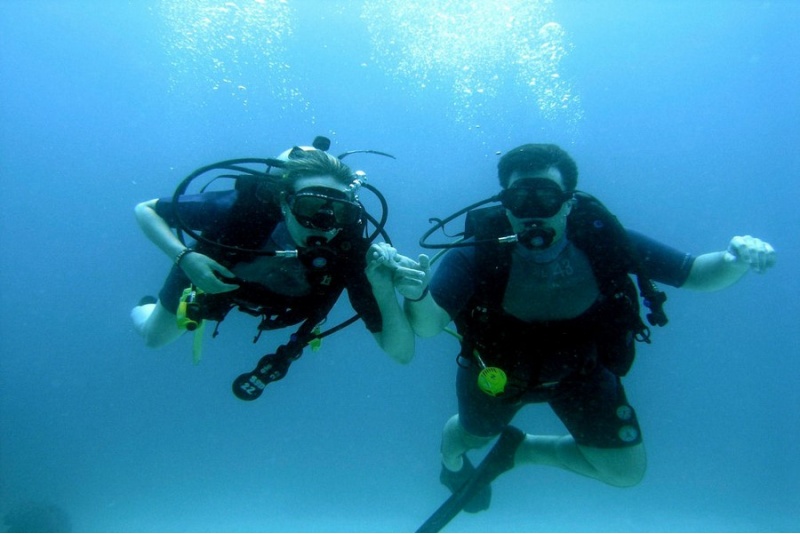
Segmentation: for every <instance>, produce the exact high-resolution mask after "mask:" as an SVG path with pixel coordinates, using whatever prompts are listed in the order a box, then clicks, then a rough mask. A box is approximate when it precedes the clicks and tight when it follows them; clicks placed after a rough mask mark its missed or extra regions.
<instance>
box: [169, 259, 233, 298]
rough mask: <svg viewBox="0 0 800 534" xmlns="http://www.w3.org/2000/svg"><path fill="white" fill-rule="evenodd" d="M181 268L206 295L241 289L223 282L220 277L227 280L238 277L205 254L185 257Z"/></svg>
mask: <svg viewBox="0 0 800 534" xmlns="http://www.w3.org/2000/svg"><path fill="white" fill-rule="evenodd" d="M180 266H181V269H183V272H185V273H186V276H188V277H189V280H191V281H192V283H193V284H194V285H195V286H197V287H198V288H199V289H201V290H202V291H204V292H205V293H212V294H213V293H225V292H227V291H233V290H234V289H238V288H239V286H238V285H236V284H228V283H225V282H223V281H222V280H221V279H220V276H219V275H221V276H223V277H225V278H235V277H236V275H235V274H233V273H232V272H231V271H230V270H228V269H227V268H226V267H225V266H224V265H222V264H220V263H218V262H216V261H214V260H213V259H211V258H209V257H208V256H206V255H205V254H200V253H199V252H194V251H192V252H191V253H189V254H186V255H185V256H184V257H183V259H182V260H181V263H180Z"/></svg>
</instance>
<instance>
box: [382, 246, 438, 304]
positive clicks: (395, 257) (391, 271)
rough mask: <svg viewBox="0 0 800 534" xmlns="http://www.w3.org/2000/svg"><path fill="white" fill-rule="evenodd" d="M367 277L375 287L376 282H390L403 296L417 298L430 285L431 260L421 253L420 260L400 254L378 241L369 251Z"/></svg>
mask: <svg viewBox="0 0 800 534" xmlns="http://www.w3.org/2000/svg"><path fill="white" fill-rule="evenodd" d="M367 277H368V278H369V279H370V283H372V285H373V288H376V286H375V284H376V283H378V284H387V283H388V284H391V287H392V288H393V289H397V291H398V292H399V293H400V294H401V295H402V296H404V297H406V298H409V299H416V298H419V297H420V296H421V295H422V293H423V292H424V291H425V288H426V287H428V280H429V278H430V260H429V259H428V256H426V255H425V254H420V256H419V261H414V260H412V259H411V258H409V257H408V256H403V255H402V254H399V253H398V252H397V249H395V248H394V247H392V246H391V245H389V244H387V243H378V244H375V245H372V246H371V247H370V248H369V250H368V251H367ZM376 289H377V288H376Z"/></svg>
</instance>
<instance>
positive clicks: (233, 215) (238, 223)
mask: <svg viewBox="0 0 800 534" xmlns="http://www.w3.org/2000/svg"><path fill="white" fill-rule="evenodd" d="M263 183H264V182H263V181H261V182H259V181H258V180H256V179H251V178H250V177H239V178H237V181H236V187H235V191H236V199H235V200H234V202H233V204H232V205H231V207H230V209H228V210H227V212H226V215H225V217H224V219H222V220H217V221H215V222H214V224H213V225H211V226H210V227H209V228H208V229H207V230H206V231H205V232H204V233H203V237H204V238H206V239H207V240H203V241H198V242H197V243H196V244H195V245H194V246H193V248H194V249H195V250H196V251H198V252H200V253H201V254H204V255H207V256H209V257H211V258H214V259H215V260H216V261H218V262H220V263H221V264H223V265H225V266H226V267H228V268H231V267H233V266H234V265H236V264H237V263H241V262H248V261H253V260H254V259H255V258H256V257H257V255H256V254H254V253H252V252H248V250H257V249H259V248H260V247H261V246H263V244H264V243H265V242H266V241H267V240H268V239H269V237H270V236H271V235H272V233H273V232H274V231H275V229H276V227H277V226H278V224H279V223H280V222H282V221H283V214H282V212H281V208H280V203H279V200H278V194H277V191H276V190H275V189H274V188H270V187H264V186H263ZM363 231H364V228H363V225H358V227H353V228H347V229H343V230H342V231H341V232H340V233H339V234H338V235H337V236H336V237H335V238H334V239H332V240H331V241H330V242H326V243H319V244H317V245H312V246H307V247H301V248H300V249H299V250H298V252H297V254H298V260H299V261H300V263H301V264H302V265H303V266H304V268H305V271H306V280H307V282H308V284H309V286H310V291H309V293H307V294H306V295H302V296H287V295H283V294H280V293H276V292H274V291H271V290H269V289H268V288H266V287H265V286H263V285H261V284H257V283H254V282H247V281H244V280H235V283H236V284H238V285H239V286H240V287H239V289H237V290H235V291H231V292H228V293H218V294H213V295H212V294H203V295H201V298H200V300H199V302H198V304H199V307H198V315H199V317H198V318H199V319H207V320H211V321H216V322H217V323H219V322H221V321H222V320H224V319H225V317H226V316H227V314H228V312H230V310H232V309H234V308H237V309H238V310H239V311H242V312H244V313H247V314H249V315H253V316H255V317H261V323H260V324H259V326H258V330H259V333H260V332H261V331H264V330H274V329H279V328H284V327H287V326H291V325H294V324H297V323H300V322H301V321H309V322H311V323H314V324H317V323H319V322H321V321H322V320H324V319H325V317H326V316H327V314H328V312H329V311H330V310H331V308H333V306H334V305H335V303H336V301H337V300H338V298H339V296H340V295H341V293H342V292H343V290H344V288H345V283H346V280H347V277H348V276H349V275H350V273H353V272H355V271H357V270H358V269H362V270H363V267H364V266H363V265H362V263H363V259H364V257H365V254H366V249H367V247H368V246H369V244H368V243H367V240H366V238H364V237H363V236H362V234H363ZM214 243H219V244H220V245H226V246H225V247H220V246H215V244H214Z"/></svg>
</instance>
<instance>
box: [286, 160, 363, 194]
mask: <svg viewBox="0 0 800 534" xmlns="http://www.w3.org/2000/svg"><path fill="white" fill-rule="evenodd" d="M309 176H330V177H332V178H333V179H334V180H336V181H337V182H341V183H342V184H345V185H349V184H351V183H353V171H352V170H350V167H348V166H347V165H345V164H344V163H342V161H341V160H340V159H339V158H336V157H334V156H331V155H330V154H328V153H327V152H323V151H322V150H316V149H315V150H302V151H301V150H296V151H293V152H292V154H291V156H290V157H289V159H288V160H287V161H286V163H285V164H284V172H283V177H282V179H281V187H282V189H283V190H284V191H286V192H287V193H293V192H294V184H295V182H296V181H297V180H298V179H300V178H307V177H309Z"/></svg>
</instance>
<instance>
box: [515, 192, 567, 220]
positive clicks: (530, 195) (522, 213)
mask: <svg viewBox="0 0 800 534" xmlns="http://www.w3.org/2000/svg"><path fill="white" fill-rule="evenodd" d="M569 197H570V194H569V193H566V192H564V191H562V190H561V189H559V188H558V187H553V186H547V187H530V186H520V187H510V188H508V189H505V190H504V191H502V192H501V193H500V202H502V204H503V206H504V207H505V208H506V209H507V210H508V211H510V212H511V213H512V214H513V215H514V216H515V217H519V218H520V219H533V218H543V219H546V218H548V217H552V216H553V215H555V214H556V213H558V210H560V209H561V206H562V205H563V204H564V202H565V201H566V200H567V199H569Z"/></svg>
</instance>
